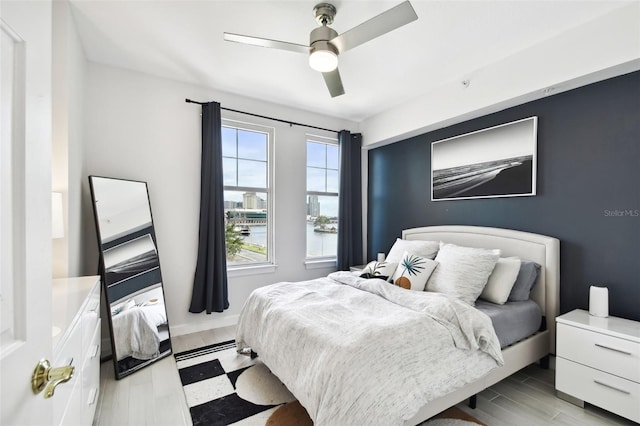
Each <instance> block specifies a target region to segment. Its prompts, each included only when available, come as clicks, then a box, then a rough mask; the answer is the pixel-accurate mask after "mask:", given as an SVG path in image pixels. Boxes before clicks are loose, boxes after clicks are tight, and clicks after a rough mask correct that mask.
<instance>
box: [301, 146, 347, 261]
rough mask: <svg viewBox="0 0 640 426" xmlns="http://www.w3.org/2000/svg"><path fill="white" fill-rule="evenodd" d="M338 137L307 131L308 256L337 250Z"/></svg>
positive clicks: (321, 256) (319, 256) (318, 256)
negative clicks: (321, 135) (320, 135)
mask: <svg viewBox="0 0 640 426" xmlns="http://www.w3.org/2000/svg"><path fill="white" fill-rule="evenodd" d="M339 164H340V161H339V147H338V141H337V140H335V139H329V138H324V137H317V136H310V135H307V194H306V197H307V222H306V238H307V259H331V258H335V257H336V256H337V252H338V188H339Z"/></svg>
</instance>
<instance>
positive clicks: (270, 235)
mask: <svg viewBox="0 0 640 426" xmlns="http://www.w3.org/2000/svg"><path fill="white" fill-rule="evenodd" d="M222 127H227V128H232V129H236V130H244V131H249V132H256V133H263V134H266V135H267V176H266V179H267V181H266V184H267V186H266V188H263V187H251V186H229V185H223V188H224V191H238V192H256V193H265V194H267V258H266V260H265V261H263V262H242V263H234V264H229V263H227V274H228V275H229V276H242V275H253V274H261V273H265V272H274V271H275V267H276V265H275V232H274V222H275V220H274V216H275V214H274V213H275V212H274V192H275V191H274V188H273V183H274V182H275V179H274V171H275V167H274V164H273V163H274V161H273V160H274V155H273V150H274V145H275V128H273V127H269V126H265V125H262V124H256V123H248V122H245V121H240V120H233V119H229V118H222ZM223 158H224V157H223ZM226 158H235V159H236V161H237V160H239V159H243V158H240V157H238V153H237V152H236V156H235V157H226ZM236 173H238V172H237V170H236ZM236 178H237V176H236ZM236 183H237V180H236ZM225 201H226V200H225Z"/></svg>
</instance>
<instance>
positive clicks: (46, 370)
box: [31, 359, 75, 398]
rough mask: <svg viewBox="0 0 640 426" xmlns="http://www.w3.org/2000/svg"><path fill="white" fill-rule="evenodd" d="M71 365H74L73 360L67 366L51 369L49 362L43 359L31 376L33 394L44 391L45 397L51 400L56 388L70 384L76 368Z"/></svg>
mask: <svg viewBox="0 0 640 426" xmlns="http://www.w3.org/2000/svg"><path fill="white" fill-rule="evenodd" d="M71 363H73V359H72V360H71V362H70V363H69V365H67V366H64V367H56V368H51V363H50V362H49V361H47V360H46V359H41V360H40V362H38V365H36V368H35V370H33V375H32V376H31V390H33V393H35V394H39V393H40V392H42V390H43V389H44V397H45V398H51V397H52V396H53V393H54V391H55V389H56V386H58V385H59V384H60V383H65V382H68V381H69V380H71V378H72V377H73V372H74V371H75V367H73V366H72V365H71Z"/></svg>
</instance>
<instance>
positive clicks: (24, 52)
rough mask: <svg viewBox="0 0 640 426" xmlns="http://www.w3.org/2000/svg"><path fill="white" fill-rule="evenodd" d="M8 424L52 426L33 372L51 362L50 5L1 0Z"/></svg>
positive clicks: (1, 396) (1, 387)
mask: <svg viewBox="0 0 640 426" xmlns="http://www.w3.org/2000/svg"><path fill="white" fill-rule="evenodd" d="M0 20H1V22H0V23H1V30H0V34H1V37H2V40H1V42H2V45H1V49H0V58H1V59H0V60H1V62H0V68H1V71H0V72H1V75H0V80H1V83H2V85H1V89H0V90H1V92H0V99H1V110H2V111H1V112H2V114H1V120H2V121H0V133H1V151H0V202H1V208H0V251H1V253H0V254H1V256H0V304H1V305H0V377H1V378H2V379H1V380H0V401H1V410H2V411H1V418H0V424H2V425H31V424H42V425H49V424H51V419H52V404H53V400H54V399H55V396H54V397H53V398H51V399H48V400H45V399H44V397H43V394H42V393H40V394H38V395H34V393H33V392H32V390H31V375H32V372H33V370H34V368H35V366H36V364H37V362H38V361H39V360H40V359H41V358H47V359H49V360H51V356H52V353H53V351H52V348H51V331H52V330H51V2H50V1H22V0H2V1H0Z"/></svg>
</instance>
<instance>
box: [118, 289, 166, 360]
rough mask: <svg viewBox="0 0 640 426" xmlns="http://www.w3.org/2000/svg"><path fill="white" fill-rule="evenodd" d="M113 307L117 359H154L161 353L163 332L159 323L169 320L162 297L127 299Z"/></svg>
mask: <svg viewBox="0 0 640 426" xmlns="http://www.w3.org/2000/svg"><path fill="white" fill-rule="evenodd" d="M121 305H122V306H118V307H117V308H112V317H111V318H112V319H111V321H112V323H113V336H114V339H115V347H116V358H117V360H118V361H120V360H121V359H123V358H126V357H128V356H132V357H133V358H137V359H151V358H155V357H157V356H158V355H159V349H160V335H159V334H158V326H160V325H163V324H166V323H167V315H166V310H165V306H164V303H162V300H161V299H160V300H159V299H151V300H148V301H145V302H140V304H138V305H136V304H135V301H133V300H132V301H128V302H124V303H123V304H121Z"/></svg>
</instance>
